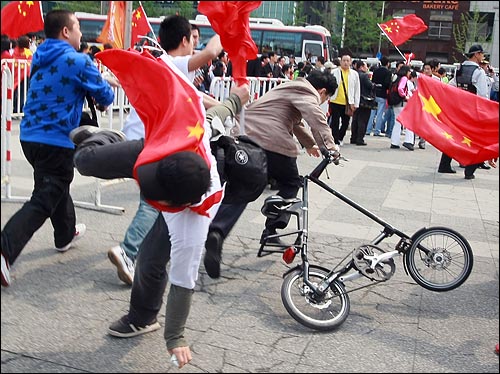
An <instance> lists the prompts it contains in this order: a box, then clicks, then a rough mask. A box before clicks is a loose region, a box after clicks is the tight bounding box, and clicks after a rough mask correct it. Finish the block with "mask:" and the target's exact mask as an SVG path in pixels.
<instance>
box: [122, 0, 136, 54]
mask: <svg viewBox="0 0 500 374" xmlns="http://www.w3.org/2000/svg"><path fill="white" fill-rule="evenodd" d="M132 6H133V2H132V1H125V30H124V32H125V35H124V38H123V49H125V50H127V49H129V48H130V47H131V45H130V44H131V43H132V13H133V11H134V9H132Z"/></svg>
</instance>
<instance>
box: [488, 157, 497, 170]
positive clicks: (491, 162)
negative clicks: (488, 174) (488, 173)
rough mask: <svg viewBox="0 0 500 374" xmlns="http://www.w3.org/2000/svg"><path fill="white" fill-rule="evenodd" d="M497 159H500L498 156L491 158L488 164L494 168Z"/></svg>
mask: <svg viewBox="0 0 500 374" xmlns="http://www.w3.org/2000/svg"><path fill="white" fill-rule="evenodd" d="M497 161H498V158H492V159H491V160H488V165H490V166H491V167H492V168H496V167H497Z"/></svg>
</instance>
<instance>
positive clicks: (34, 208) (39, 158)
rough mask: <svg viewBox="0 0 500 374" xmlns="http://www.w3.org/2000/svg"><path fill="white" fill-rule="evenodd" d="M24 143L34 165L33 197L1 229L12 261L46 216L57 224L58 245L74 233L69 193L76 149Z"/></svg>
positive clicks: (56, 238)
mask: <svg viewBox="0 0 500 374" xmlns="http://www.w3.org/2000/svg"><path fill="white" fill-rule="evenodd" d="M21 146H22V149H23V153H24V155H25V157H26V159H27V160H28V162H29V163H30V164H31V166H32V167H33V179H34V188H33V192H32V194H31V199H30V200H29V201H28V202H26V203H25V204H24V205H23V206H22V208H21V209H20V210H19V211H17V213H16V214H14V215H13V216H12V217H11V219H9V221H8V222H7V223H6V224H5V226H4V228H3V230H2V252H3V253H4V255H5V256H6V257H7V258H8V261H9V263H10V264H11V265H12V264H13V263H14V261H16V259H17V257H18V256H19V254H20V253H21V251H22V250H23V248H24V247H25V246H26V244H27V243H28V241H29V240H30V239H31V237H32V236H33V234H34V233H35V232H36V231H37V230H38V229H39V228H40V227H42V225H43V224H44V223H45V221H46V220H47V218H50V222H51V223H52V227H53V228H54V243H55V246H56V247H57V248H62V247H64V246H65V245H67V244H68V243H69V242H71V241H72V240H73V237H74V235H75V221H76V216H75V207H74V205H73V200H72V199H71V196H70V194H69V191H70V184H71V182H72V180H73V177H74V169H73V154H74V150H73V149H69V148H61V147H56V146H52V145H47V144H41V143H32V142H23V141H21Z"/></svg>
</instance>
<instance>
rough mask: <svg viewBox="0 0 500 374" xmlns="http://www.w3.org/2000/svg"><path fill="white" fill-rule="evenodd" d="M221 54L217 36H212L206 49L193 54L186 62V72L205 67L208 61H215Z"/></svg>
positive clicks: (220, 45)
mask: <svg viewBox="0 0 500 374" xmlns="http://www.w3.org/2000/svg"><path fill="white" fill-rule="evenodd" d="M221 52H222V44H221V43H220V37H219V35H214V36H213V37H212V38H211V39H210V40H209V42H208V43H207V45H206V47H205V48H204V49H203V50H201V51H200V52H197V53H195V54H194V55H193V56H192V57H191V58H190V59H189V62H188V70H189V71H194V70H196V69H199V68H200V67H202V66H203V65H205V64H206V63H207V62H208V61H211V60H213V59H215V58H216V57H217V56H218V55H219V53H221Z"/></svg>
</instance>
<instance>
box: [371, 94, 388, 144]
mask: <svg viewBox="0 0 500 374" xmlns="http://www.w3.org/2000/svg"><path fill="white" fill-rule="evenodd" d="M375 100H376V101H377V104H378V106H377V114H376V118H375V130H374V131H373V135H375V136H379V135H381V134H382V126H383V125H384V123H385V122H384V121H385V120H386V119H385V117H386V111H387V104H386V99H385V98H383V97H375Z"/></svg>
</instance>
